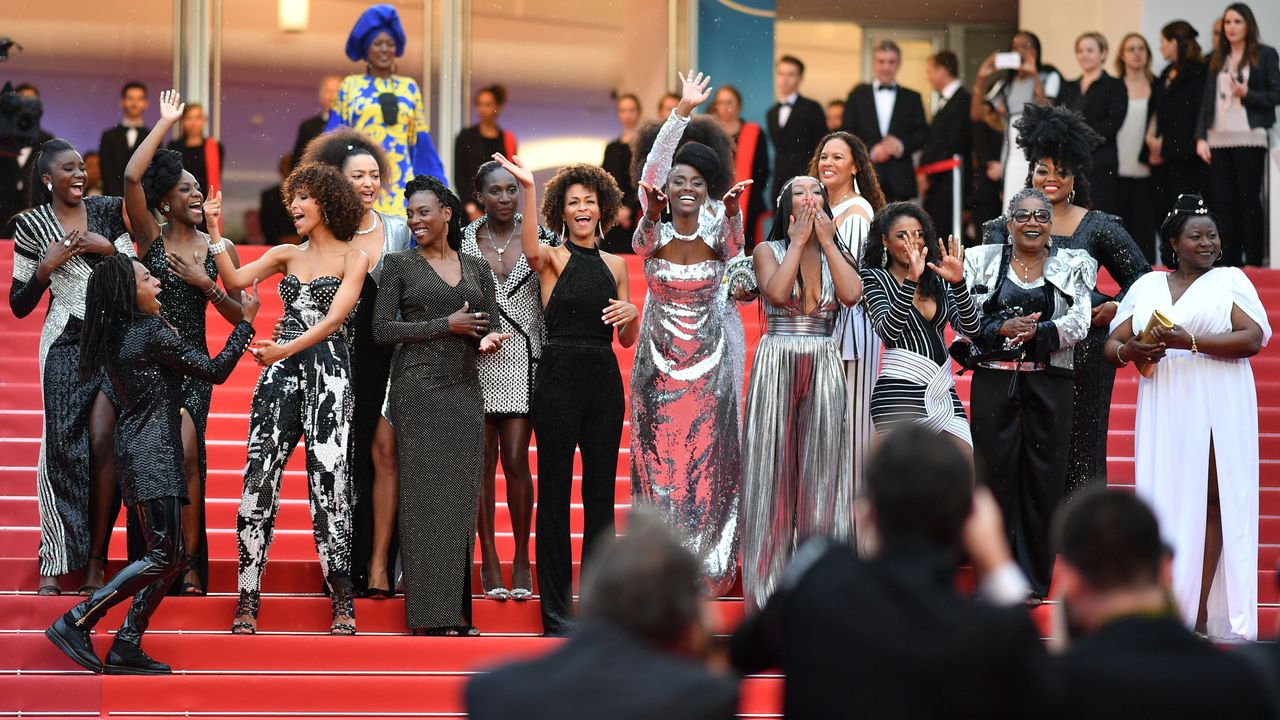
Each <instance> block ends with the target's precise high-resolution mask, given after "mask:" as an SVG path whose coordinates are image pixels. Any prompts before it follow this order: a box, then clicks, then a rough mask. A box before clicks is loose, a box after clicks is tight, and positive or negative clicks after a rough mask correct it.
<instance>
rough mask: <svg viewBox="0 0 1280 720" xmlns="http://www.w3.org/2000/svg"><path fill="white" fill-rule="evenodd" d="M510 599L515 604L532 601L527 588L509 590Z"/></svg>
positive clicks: (531, 592)
mask: <svg viewBox="0 0 1280 720" xmlns="http://www.w3.org/2000/svg"><path fill="white" fill-rule="evenodd" d="M511 599H512V600H515V601H516V602H526V601H528V600H531V599H533V591H532V590H530V589H529V588H519V587H518V588H511Z"/></svg>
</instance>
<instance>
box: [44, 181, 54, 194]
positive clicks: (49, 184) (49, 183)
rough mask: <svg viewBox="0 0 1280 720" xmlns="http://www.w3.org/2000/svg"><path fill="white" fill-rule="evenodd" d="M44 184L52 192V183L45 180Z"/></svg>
mask: <svg viewBox="0 0 1280 720" xmlns="http://www.w3.org/2000/svg"><path fill="white" fill-rule="evenodd" d="M44 186H45V187H46V188H48V190H49V192H53V183H51V182H47V183H45V184H44Z"/></svg>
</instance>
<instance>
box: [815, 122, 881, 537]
mask: <svg viewBox="0 0 1280 720" xmlns="http://www.w3.org/2000/svg"><path fill="white" fill-rule="evenodd" d="M809 174H810V175H812V176H813V177H816V178H818V180H819V181H820V182H821V183H822V185H823V187H825V188H826V189H827V197H829V198H831V214H832V215H834V216H835V225H836V230H837V237H839V238H840V240H841V241H843V242H844V243H845V245H846V248H845V249H846V250H847V251H848V252H849V254H850V255H852V256H853V257H855V258H860V257H862V252H863V250H865V249H866V243H867V228H869V227H870V226H871V218H872V217H874V216H875V214H876V213H877V212H879V211H880V208H882V207H884V206H885V200H884V193H883V192H881V190H880V181H879V179H877V177H876V168H875V165H873V164H872V163H871V156H870V154H869V153H868V152H867V146H866V145H864V144H863V143H862V141H861V140H859V139H858V138H857V137H855V136H854V135H851V134H849V133H847V132H833V133H831V134H830V135H828V136H826V137H824V138H822V141H821V142H819V143H818V148H817V150H815V151H814V153H813V159H812V160H810V161H809ZM834 335H835V338H836V344H837V345H838V346H839V348H840V357H841V359H842V360H844V373H845V387H846V390H847V392H848V400H849V405H848V408H849V410H848V412H849V450H850V451H851V452H852V453H853V455H852V465H851V467H852V468H853V488H854V491H855V492H857V493H861V492H862V465H863V456H864V453H865V452H866V451H867V450H869V449H870V448H871V443H872V442H874V441H875V437H876V428H875V424H874V423H872V422H871V391H872V390H874V389H875V386H876V376H877V375H879V374H880V350H881V349H882V343H881V342H880V338H879V337H878V336H877V335H876V331H875V330H874V329H873V328H872V327H871V320H870V319H869V318H868V317H867V314H866V311H865V310H864V307H863V305H862V303H858V304H857V305H854V306H853V307H847V308H841V310H840V315H839V317H838V318H837V319H836V329H835V333H834ZM862 542H863V541H862V538H861V536H859V546H861V545H862Z"/></svg>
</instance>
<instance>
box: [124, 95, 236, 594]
mask: <svg viewBox="0 0 1280 720" xmlns="http://www.w3.org/2000/svg"><path fill="white" fill-rule="evenodd" d="M183 107H184V106H183V104H182V99H181V97H180V96H179V94H178V92H177V91H176V90H169V91H166V92H162V93H160V122H158V123H156V125H155V127H154V128H152V129H151V132H150V133H149V134H148V135H147V137H146V139H144V140H143V141H142V144H141V145H139V146H138V149H137V151H135V152H134V153H133V157H131V158H129V164H128V165H126V166H125V169H124V195H125V206H124V207H125V212H126V213H128V216H129V227H130V228H132V230H133V236H134V238H135V239H136V240H137V243H138V254H139V255H140V256H141V257H142V264H143V266H145V267H146V268H147V270H149V271H150V272H151V276H152V277H154V278H156V279H157V280H159V281H160V317H162V318H164V319H165V320H166V321H167V322H168V323H169V324H170V325H172V326H173V327H174V328H176V329H177V331H178V335H179V337H181V338H182V339H183V340H185V341H186V342H188V343H191V344H192V345H193V346H194V347H196V348H197V349H199V350H200V351H202V352H208V349H209V346H208V343H207V342H206V340H205V309H206V308H207V307H208V306H209V304H210V303H212V304H213V306H214V308H215V309H217V311H218V313H219V314H220V315H222V317H223V318H224V319H225V320H226V321H227V322H229V323H231V324H232V325H234V324H236V323H238V322H240V320H241V317H242V316H241V313H240V303H239V302H237V301H236V299H235V298H233V297H232V296H231V295H228V294H227V293H226V292H223V290H222V289H220V288H219V287H218V268H217V266H216V265H215V263H214V261H213V255H211V254H210V253H209V236H208V235H206V234H204V233H203V232H201V231H200V230H199V226H200V225H202V224H203V223H204V221H205V213H204V200H205V198H204V193H203V192H202V190H203V188H201V187H200V183H199V182H197V181H196V178H195V177H194V176H193V175H192V174H191V173H190V172H188V171H187V170H185V169H184V168H183V166H182V155H181V154H180V153H178V152H176V151H174V150H162V149H160V143H161V142H163V141H164V138H165V135H167V134H168V133H169V131H170V130H171V129H172V128H173V126H174V124H176V123H177V122H178V121H179V120H180V119H181V118H182V112H183ZM210 202H211V204H213V205H216V204H218V203H219V201H218V200H212V201H210ZM154 212H159V213H161V216H162V217H163V218H164V224H157V223H156V218H155V215H154V214H153V213H154ZM227 257H228V259H230V260H231V263H232V264H233V265H239V264H240V258H239V256H238V255H236V251H235V248H234V247H233V246H232V245H231V243H227ZM212 397H213V385H212V384H211V383H209V382H208V381H207V380H204V379H201V378H199V377H194V376H191V375H187V376H184V377H183V379H182V449H183V462H182V468H183V471H184V472H185V473H186V478H187V497H188V498H189V499H190V503H188V504H186V505H184V506H183V507H182V533H183V547H185V548H186V550H187V556H188V557H187V560H188V562H189V565H188V567H187V569H186V574H185V575H184V576H183V577H182V578H181V580H180V581H179V582H178V583H175V584H174V586H173V589H174V590H175V591H177V592H178V593H179V594H182V595H203V594H204V593H205V588H207V587H208V582H209V557H208V538H207V533H206V532H205V517H204V483H205V472H206V464H205V443H204V436H205V428H206V427H208V422H209V402H210V400H211V399H212ZM131 539H132V538H131ZM134 550H139V551H140V550H141V548H131V552H130V553H129V554H130V556H131V557H132V556H136V555H137V554H139V553H138V552H134Z"/></svg>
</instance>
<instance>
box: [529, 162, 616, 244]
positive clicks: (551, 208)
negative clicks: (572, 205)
mask: <svg viewBox="0 0 1280 720" xmlns="http://www.w3.org/2000/svg"><path fill="white" fill-rule="evenodd" d="M574 185H582V186H584V187H586V188H588V189H590V190H591V191H592V192H594V193H595V194H596V201H597V202H599V203H600V232H601V233H606V232H608V231H609V230H610V228H612V227H613V223H614V222H615V221H616V220H617V219H618V208H619V207H621V206H622V190H621V189H619V188H618V181H617V180H614V179H613V176H612V175H610V174H609V173H607V172H605V171H604V169H603V168H600V167H598V166H596V165H588V164H587V163H575V164H573V165H568V166H566V167H562V168H560V171H559V172H557V173H556V174H555V175H553V176H552V177H551V179H550V180H548V181H547V185H546V187H544V188H543V189H542V193H543V196H542V217H543V219H544V220H545V221H546V223H547V227H549V228H559V229H560V232H562V233H563V232H564V231H565V230H566V229H567V226H566V225H565V222H564V196H565V193H567V192H568V191H569V188H570V187H572V186H574Z"/></svg>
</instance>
